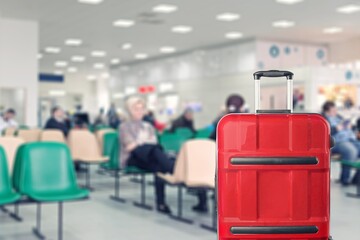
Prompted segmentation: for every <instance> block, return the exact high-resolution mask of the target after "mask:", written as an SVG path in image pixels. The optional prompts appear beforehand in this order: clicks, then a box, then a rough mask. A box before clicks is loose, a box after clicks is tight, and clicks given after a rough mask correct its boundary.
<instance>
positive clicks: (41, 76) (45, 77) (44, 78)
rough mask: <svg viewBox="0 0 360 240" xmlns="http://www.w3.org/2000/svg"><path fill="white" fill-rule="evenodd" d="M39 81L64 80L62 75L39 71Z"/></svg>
mask: <svg viewBox="0 0 360 240" xmlns="http://www.w3.org/2000/svg"><path fill="white" fill-rule="evenodd" d="M39 81H40V82H59V83H61V82H64V76H63V75H55V74H49V73H40V74H39Z"/></svg>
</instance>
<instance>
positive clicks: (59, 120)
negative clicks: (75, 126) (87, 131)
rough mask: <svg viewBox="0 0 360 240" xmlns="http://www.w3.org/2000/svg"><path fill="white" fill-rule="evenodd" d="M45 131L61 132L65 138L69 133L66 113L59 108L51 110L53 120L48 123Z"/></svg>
mask: <svg viewBox="0 0 360 240" xmlns="http://www.w3.org/2000/svg"><path fill="white" fill-rule="evenodd" d="M45 129H57V130H60V131H62V132H63V133H64V135H65V136H67V134H68V133H69V127H68V125H67V124H66V122H65V113H64V111H63V110H62V109H61V108H60V107H59V106H56V107H53V108H52V109H51V118H50V119H49V120H48V121H47V122H46V124H45Z"/></svg>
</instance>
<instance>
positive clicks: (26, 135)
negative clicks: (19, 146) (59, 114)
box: [17, 128, 41, 143]
mask: <svg viewBox="0 0 360 240" xmlns="http://www.w3.org/2000/svg"><path fill="white" fill-rule="evenodd" d="M40 133H41V130H40V129H36V128H35V129H19V131H18V132H17V136H18V137H19V138H22V139H23V140H24V141H25V142H27V143H28V142H38V141H40Z"/></svg>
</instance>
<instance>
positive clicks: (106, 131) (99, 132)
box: [95, 128, 115, 152]
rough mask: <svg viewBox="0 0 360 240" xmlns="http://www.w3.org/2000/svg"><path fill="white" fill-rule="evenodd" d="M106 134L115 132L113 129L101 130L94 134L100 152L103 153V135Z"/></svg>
mask: <svg viewBox="0 0 360 240" xmlns="http://www.w3.org/2000/svg"><path fill="white" fill-rule="evenodd" d="M108 132H115V131H114V130H113V129H109V128H108V129H101V130H98V131H96V132H95V135H96V138H97V141H98V142H99V146H100V151H101V152H104V147H105V146H104V135H105V134H106V133H108Z"/></svg>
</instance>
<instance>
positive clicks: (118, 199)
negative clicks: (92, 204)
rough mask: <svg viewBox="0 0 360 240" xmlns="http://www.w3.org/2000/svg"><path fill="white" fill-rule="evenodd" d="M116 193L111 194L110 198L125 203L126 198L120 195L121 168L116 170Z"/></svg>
mask: <svg viewBox="0 0 360 240" xmlns="http://www.w3.org/2000/svg"><path fill="white" fill-rule="evenodd" d="M114 178H115V184H114V195H110V199H111V200H114V201H116V202H121V203H125V202H126V201H125V199H124V198H121V197H120V175H119V170H115V176H114Z"/></svg>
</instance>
